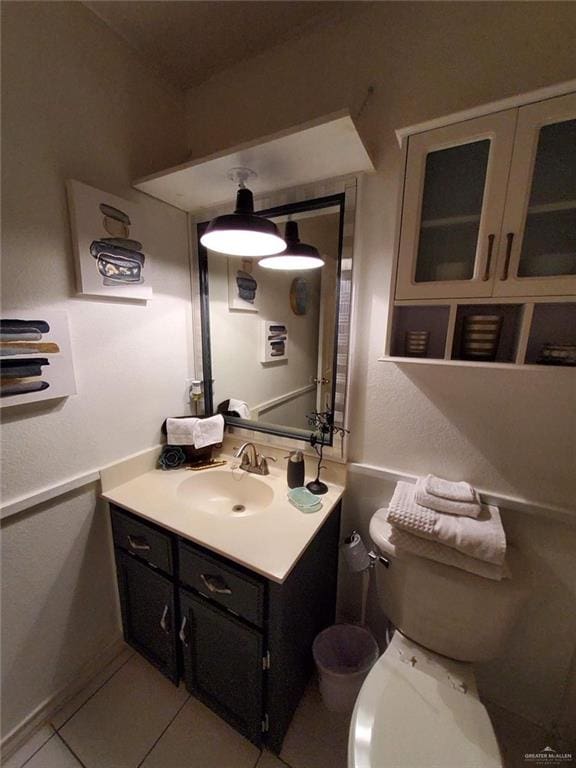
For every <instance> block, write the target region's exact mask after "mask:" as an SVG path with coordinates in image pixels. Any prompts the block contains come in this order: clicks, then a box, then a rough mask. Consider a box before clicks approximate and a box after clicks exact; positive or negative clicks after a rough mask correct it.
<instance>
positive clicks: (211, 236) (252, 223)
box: [200, 168, 286, 257]
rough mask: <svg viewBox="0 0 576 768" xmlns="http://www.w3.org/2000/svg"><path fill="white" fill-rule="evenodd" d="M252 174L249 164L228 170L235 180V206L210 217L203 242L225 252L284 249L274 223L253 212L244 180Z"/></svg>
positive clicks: (257, 252) (259, 252)
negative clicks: (232, 211) (224, 212)
mask: <svg viewBox="0 0 576 768" xmlns="http://www.w3.org/2000/svg"><path fill="white" fill-rule="evenodd" d="M255 177H256V174H255V173H254V171H251V170H250V169H249V168H233V169H232V170H231V171H230V173H229V174H228V178H229V179H231V180H232V181H236V182H237V183H238V193H237V195H236V210H235V211H234V213H228V214H225V215H224V216H216V218H215V219H212V221H211V222H210V223H209V224H208V227H207V228H206V231H205V232H204V234H203V235H202V237H201V238H200V242H201V243H202V245H203V246H205V247H206V248H209V249H210V250H211V251H217V252H218V253H225V254H227V255H228V256H255V257H259V256H269V255H271V254H275V253H280V252H281V251H283V250H284V248H285V247H286V243H285V242H284V240H283V239H282V236H281V235H280V232H279V231H278V227H277V226H276V224H274V222H273V221H270V219H265V218H264V217H263V216H258V215H257V214H256V213H254V196H253V195H252V192H251V191H250V190H249V189H248V188H247V187H246V184H245V182H246V180H247V179H249V178H255Z"/></svg>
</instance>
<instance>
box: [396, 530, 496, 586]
mask: <svg viewBox="0 0 576 768" xmlns="http://www.w3.org/2000/svg"><path fill="white" fill-rule="evenodd" d="M390 527H391V529H392V531H391V533H390V536H389V538H388V541H389V542H390V544H393V545H394V546H395V547H397V548H398V549H399V550H403V551H404V552H408V553H409V554H411V555H417V556H418V557H425V558H426V559H427V560H435V561H436V562H437V563H443V564H444V565H451V566H453V567H454V568H460V569H461V570H463V571H468V573H474V574H476V576H483V577H484V578H486V579H493V580H494V581H500V580H501V579H503V578H507V577H508V576H509V572H508V569H507V567H506V563H503V564H502V565H493V564H492V563H486V562H484V561H482V560H477V559H476V558H475V557H469V556H468V555H464V554H463V553H462V552H458V551H457V550H456V549H451V548H450V547H446V546H444V544H438V542H435V541H428V540H427V539H421V538H419V537H418V536H413V535H412V534H411V533H407V532H406V531H402V530H400V529H399V528H395V527H394V526H390Z"/></svg>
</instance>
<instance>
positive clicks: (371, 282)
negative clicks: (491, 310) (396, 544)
mask: <svg viewBox="0 0 576 768" xmlns="http://www.w3.org/2000/svg"><path fill="white" fill-rule="evenodd" d="M575 24H576V5H574V4H573V3H545V2H535V3H500V2H491V3H442V2H440V3H412V2H404V3H386V2H382V3H374V4H370V5H367V7H366V9H365V11H363V12H362V13H361V14H360V15H359V16H358V17H356V18H354V19H352V20H351V21H349V22H346V23H344V24H340V25H336V26H334V27H332V28H331V29H327V30H321V31H318V32H317V33H314V34H311V35H309V36H307V37H303V38H301V39H300V40H297V41H292V42H290V43H289V44H287V45H283V46H279V47H277V48H276V49H275V50H274V51H269V52H265V53H262V54H261V55H260V56H257V57H255V58H254V59H252V60H250V61H247V62H245V63H244V64H242V65H239V66H236V67H235V68H234V72H233V73H232V72H225V73H222V74H221V75H218V76H216V77H214V78H212V79H211V80H210V81H208V82H207V83H205V84H204V85H202V86H201V87H199V88H195V89H193V90H190V91H189V92H188V131H189V140H190V143H191V146H192V149H193V154H194V155H195V156H202V155H203V154H207V153H208V152H211V151H214V150H217V149H222V148H224V147H227V146H233V145H235V144H237V143H239V142H242V141H247V140H251V139H255V138H257V137H258V136H263V135H266V134H269V133H272V132H274V131H276V130H279V129H282V128H285V127H286V126H289V125H296V124H298V123H302V122H305V121H307V120H310V119H312V118H314V117H317V116H320V115H324V114H328V113H330V112H333V111H335V110H338V109H341V108H343V107H349V108H350V109H351V110H352V112H353V113H356V112H357V110H358V109H359V108H360V106H361V104H362V102H363V100H364V96H365V93H366V89H367V88H368V86H369V85H374V86H375V88H376V91H375V94H374V96H373V97H372V99H371V100H370V101H368V102H367V104H366V106H365V108H364V110H363V111H362V113H361V115H359V116H358V117H357V124H358V128H359V131H360V133H361V135H362V137H363V139H364V140H365V142H366V144H367V146H368V147H369V148H370V150H371V152H372V153H373V156H374V158H375V160H376V163H377V168H378V173H377V174H375V175H372V176H369V177H365V178H364V179H363V180H362V183H361V187H360V194H359V200H358V213H357V227H356V235H355V291H356V293H355V296H356V302H357V308H358V312H357V318H356V325H355V332H354V345H355V354H354V358H353V360H352V366H351V370H352V382H351V390H350V398H351V419H350V424H349V426H350V427H351V430H352V434H351V440H350V458H351V460H353V461H358V462H365V463H368V464H372V465H377V466H381V467H388V468H396V469H399V470H401V471H404V472H407V473H409V474H417V473H425V472H436V473H438V474H441V475H446V476H452V477H455V478H456V477H466V478H467V479H468V480H470V481H471V482H473V483H475V484H477V485H479V486H481V487H482V488H484V489H486V490H489V491H492V492H495V493H502V494H508V495H513V496H518V497H521V498H525V499H530V500H532V501H539V502H541V503H544V504H558V505H562V506H564V507H568V508H573V507H574V500H575V492H574V461H575V457H576V446H575V435H576V415H575V414H576V407H575V406H576V387H574V378H573V372H572V371H569V370H549V369H546V370H539V371H530V372H529V371H521V370H514V371H504V370H490V369H484V370H482V369H474V370H472V369H467V368H456V367H441V366H415V365H413V366H409V365H405V366H399V365H396V364H393V363H383V362H379V361H378V357H379V356H380V355H381V354H382V352H383V349H384V339H385V332H386V322H387V309H388V296H389V285H390V275H391V268H392V262H393V255H394V254H393V238H394V229H395V222H396V212H397V200H398V188H399V182H400V179H401V170H402V169H401V167H400V151H399V148H398V145H397V142H396V140H395V137H394V133H393V132H394V129H396V128H400V127H402V126H406V125H411V124H414V123H417V122H421V121H424V120H428V119H431V118H434V117H440V116H442V115H445V114H450V113H451V112H455V111H458V110H462V109H466V108H470V107H473V106H476V105H478V104H482V103H485V102H488V101H491V100H495V99H500V98H504V97H506V96H511V95H513V94H516V93H521V92H524V91H529V90H532V89H536V88H540V87H543V86H546V85H551V84H553V83H557V82H561V81H564V80H568V79H571V78H575V77H576V52H575V49H574V46H573V31H574V26H575ZM199 114H205V115H210V120H209V122H206V123H204V122H203V121H201V120H198V119H197V116H198V115H199ZM256 191H257V190H256ZM391 490H392V489H391V487H390V485H389V483H387V482H385V481H383V480H382V479H381V478H379V477H375V478H366V477H365V476H358V477H357V478H354V477H351V479H350V484H349V488H348V491H347V493H346V515H345V522H344V524H345V526H347V528H349V527H351V526H353V525H357V526H359V527H360V528H362V529H364V530H366V528H367V523H368V520H369V517H370V515H371V514H372V513H373V512H374V511H375V510H376V509H377V508H378V507H380V506H382V505H383V504H385V503H386V501H387V500H388V499H389V497H390V494H391ZM575 514H576V513H575ZM505 521H506V525H507V528H508V532H509V534H510V535H511V537H512V538H513V540H515V541H518V543H519V546H520V547H521V549H522V550H523V551H524V552H525V553H526V555H527V557H528V558H529V560H530V562H531V563H532V565H533V567H534V569H535V573H536V587H535V596H534V599H533V602H532V604H531V607H530V610H529V611H527V612H526V616H525V618H524V619H523V620H522V624H521V626H520V628H519V630H518V632H517V633H516V635H515V637H514V638H513V641H512V642H511V644H510V646H509V648H508V649H507V653H506V654H505V656H504V657H503V659H502V660H501V661H500V662H498V663H495V664H494V666H489V667H487V668H486V669H485V670H483V672H482V681H483V684H484V693H485V694H488V695H491V696H492V697H493V698H494V699H496V700H497V701H499V702H500V703H502V704H504V705H505V706H507V707H509V708H511V709H513V710H515V711H517V712H519V713H521V714H524V715H527V716H529V717H532V718H535V719H539V720H542V721H543V722H546V723H550V722H551V721H552V720H554V719H555V718H557V717H561V718H564V719H566V718H567V717H568V715H567V712H566V710H565V711H564V713H563V714H562V713H560V711H559V710H560V706H561V705H560V702H561V700H562V695H563V690H562V689H563V678H564V679H565V677H566V675H567V674H568V669H569V664H570V656H571V654H572V653H573V649H574V636H573V631H574V623H575V621H576V618H575V617H576V608H575V606H576V596H575V594H574V589H573V585H574V584H575V583H576V564H575V563H574V557H573V550H572V549H571V547H573V531H572V529H568V528H564V527H562V526H560V525H556V524H553V523H551V522H549V521H539V520H537V519H534V518H530V517H526V516H525V515H520V514H517V513H508V512H506V513H505ZM342 577H343V579H344V581H346V575H345V574H344V573H343V574H342ZM344 586H345V585H344ZM348 586H349V587H351V589H348V590H346V589H344V587H343V591H342V604H341V609H342V610H343V611H345V612H346V611H348V612H352V613H353V614H354V612H355V611H356V612H357V610H358V598H359V592H358V591H357V590H355V589H354V587H355V586H356V587H358V585H354V584H351V585H350V584H349V585H348ZM540 612H541V614H542V616H543V617H544V620H543V623H539V622H540V618H539V613H540ZM356 615H358V614H357V613H356ZM372 621H373V622H374V623H375V624H377V623H378V622H377V614H376V613H375V612H374V611H373V612H372ZM543 625H545V626H546V630H545V631H544V630H543V629H542V627H543ZM549 638H554V641H553V642H550V641H549ZM556 638H559V642H558V643H556ZM572 674H574V673H572ZM568 698H569V697H567V698H566V701H568ZM570 701H573V696H572V698H571V699H570Z"/></svg>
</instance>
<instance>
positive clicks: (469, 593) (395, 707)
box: [348, 513, 529, 768]
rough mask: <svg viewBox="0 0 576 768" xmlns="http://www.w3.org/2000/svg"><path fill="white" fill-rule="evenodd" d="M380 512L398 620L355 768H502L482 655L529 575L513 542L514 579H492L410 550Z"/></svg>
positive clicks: (369, 694)
mask: <svg viewBox="0 0 576 768" xmlns="http://www.w3.org/2000/svg"><path fill="white" fill-rule="evenodd" d="M390 531H391V529H390V526H389V525H388V523H387V522H386V520H385V519H384V517H383V516H382V515H380V514H379V513H376V515H374V517H373V518H372V520H371V522H370V536H371V538H372V540H373V542H374V544H375V545H376V547H377V548H378V550H379V552H380V554H381V555H383V556H384V557H385V558H386V560H387V561H389V567H388V568H386V567H384V565H383V564H381V563H379V564H377V566H376V573H377V577H376V578H377V588H378V598H379V602H380V604H381V606H382V610H383V611H384V613H385V614H386V616H387V617H388V618H389V619H390V621H391V622H392V623H393V624H394V626H395V627H396V628H397V631H396V632H395V634H394V636H393V638H392V641H391V642H390V644H389V646H388V647H387V649H386V651H385V652H384V654H383V655H382V656H381V657H380V658H379V660H378V661H377V662H376V664H375V665H374V667H373V668H372V670H371V671H370V673H369V675H368V677H367V678H366V680H365V682H364V685H363V686H362V689H361V691H360V694H359V695H358V699H357V700H356V705H355V707H354V712H353V715H352V722H351V725H350V738H349V743H348V768H501V766H502V760H501V756H500V751H499V748H498V743H497V741H496V736H495V734H494V730H493V728H492V723H491V722H490V718H489V716H488V713H487V711H486V709H485V708H484V706H483V704H482V703H481V701H480V699H479V697H478V691H477V689H476V683H475V678H474V672H473V670H472V662H478V661H485V660H487V659H490V658H493V657H495V656H497V655H498V653H499V651H500V650H501V648H502V647H503V644H504V643H505V641H506V637H507V634H508V632H509V630H510V629H511V627H512V625H513V624H514V621H515V619H516V617H517V615H518V612H519V610H520V608H521V606H522V604H523V602H524V601H525V600H526V598H527V596H528V594H529V573H528V570H527V568H526V567H525V565H524V564H523V562H522V559H521V558H520V557H519V555H518V553H516V552H515V551H514V550H512V549H510V548H509V550H508V555H507V563H508V565H509V568H510V578H507V579H503V580H502V581H492V580H489V579H485V578H480V577H479V576H475V575H473V574H469V573H467V572H465V571H461V570H458V569H456V568H452V567H449V566H446V565H443V564H441V563H436V562H434V561H432V560H426V559H424V558H421V557H417V556H414V555H407V554H404V553H400V552H399V551H397V550H396V548H395V547H394V545H392V544H390V542H389V535H390Z"/></svg>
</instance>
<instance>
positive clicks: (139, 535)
mask: <svg viewBox="0 0 576 768" xmlns="http://www.w3.org/2000/svg"><path fill="white" fill-rule="evenodd" d="M111 515H112V533H113V536H114V544H115V545H116V546H117V547H122V549H125V550H126V551H127V552H131V553H132V554H134V555H137V556H138V557H141V558H142V559H143V560H146V562H147V563H150V564H151V565H154V566H156V568H160V570H162V571H164V573H168V574H170V575H172V574H173V573H174V567H173V558H172V538H171V537H170V535H169V534H167V533H161V532H160V531H157V530H156V529H155V528H152V526H150V525H147V524H146V523H144V522H142V521H140V520H135V519H134V518H133V517H131V516H129V515H127V514H126V513H125V512H123V511H122V510H121V509H119V508H118V507H114V506H111Z"/></svg>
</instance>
